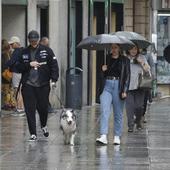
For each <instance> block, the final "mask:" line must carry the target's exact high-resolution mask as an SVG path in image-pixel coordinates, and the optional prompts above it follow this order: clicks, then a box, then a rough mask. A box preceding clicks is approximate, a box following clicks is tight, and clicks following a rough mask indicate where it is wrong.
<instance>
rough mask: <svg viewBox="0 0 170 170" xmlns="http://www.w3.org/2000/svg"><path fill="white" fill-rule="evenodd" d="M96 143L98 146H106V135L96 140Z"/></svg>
mask: <svg viewBox="0 0 170 170" xmlns="http://www.w3.org/2000/svg"><path fill="white" fill-rule="evenodd" d="M96 142H97V143H99V144H103V145H107V143H108V142H107V136H106V135H100V138H97V139H96Z"/></svg>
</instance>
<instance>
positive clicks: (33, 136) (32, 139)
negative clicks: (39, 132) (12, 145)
mask: <svg viewBox="0 0 170 170" xmlns="http://www.w3.org/2000/svg"><path fill="white" fill-rule="evenodd" d="M36 140H37V136H36V135H34V134H33V135H31V137H30V139H29V141H30V142H32V141H36Z"/></svg>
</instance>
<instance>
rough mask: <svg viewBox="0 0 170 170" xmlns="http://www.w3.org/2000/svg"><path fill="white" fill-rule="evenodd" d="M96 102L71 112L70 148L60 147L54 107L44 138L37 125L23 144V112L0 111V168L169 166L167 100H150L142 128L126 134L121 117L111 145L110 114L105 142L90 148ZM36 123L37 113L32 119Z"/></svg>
mask: <svg viewBox="0 0 170 170" xmlns="http://www.w3.org/2000/svg"><path fill="white" fill-rule="evenodd" d="M99 116H100V113H99V105H96V106H92V107H84V108H83V109H82V110H81V111H80V112H78V113H77V117H78V129H77V135H76V139H75V146H67V145H64V142H63V134H62V132H61V131H60V129H59V117H60V110H58V111H56V113H51V114H50V115H49V120H48V127H49V131H50V136H49V138H45V137H44V136H43V134H42V132H41V129H40V127H39V124H38V123H37V124H38V125H37V129H38V140H37V141H36V142H29V141H28V138H29V132H28V128H27V122H26V117H25V116H22V117H21V116H14V115H12V114H3V113H2V114H1V118H0V170H169V169H170V100H169V99H163V100H160V101H155V102H153V103H152V105H151V106H150V108H149V109H148V113H147V123H146V124H145V126H144V129H143V130H142V131H137V130H135V132H134V133H128V132H127V126H126V121H127V120H126V115H125V116H124V131H123V136H122V138H121V145H120V146H114V145H113V133H112V132H113V130H112V129H113V124H112V122H113V116H112V118H111V120H110V131H109V144H108V145H107V146H96V144H95V138H96V137H97V136H98V135H99ZM37 122H38V117H37Z"/></svg>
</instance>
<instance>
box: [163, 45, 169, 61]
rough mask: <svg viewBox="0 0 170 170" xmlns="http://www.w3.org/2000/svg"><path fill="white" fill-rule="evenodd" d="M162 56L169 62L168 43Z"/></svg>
mask: <svg viewBox="0 0 170 170" xmlns="http://www.w3.org/2000/svg"><path fill="white" fill-rule="evenodd" d="M164 57H165V60H166V61H167V62H168V63H170V45H168V46H167V47H166V48H165V49H164Z"/></svg>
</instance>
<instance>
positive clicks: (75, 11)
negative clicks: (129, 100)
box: [0, 0, 155, 107]
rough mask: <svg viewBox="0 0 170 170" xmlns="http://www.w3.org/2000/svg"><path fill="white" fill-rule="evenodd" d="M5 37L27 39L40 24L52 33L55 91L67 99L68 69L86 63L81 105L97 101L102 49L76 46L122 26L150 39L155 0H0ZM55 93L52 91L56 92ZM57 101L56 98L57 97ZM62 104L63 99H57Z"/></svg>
mask: <svg viewBox="0 0 170 170" xmlns="http://www.w3.org/2000/svg"><path fill="white" fill-rule="evenodd" d="M0 2H1V3H0V4H1V7H0V15H1V18H2V20H1V22H0V24H1V25H0V29H1V30H2V34H1V39H2V38H6V39H8V40H9V39H10V37H11V36H13V35H16V36H18V37H20V39H21V42H22V45H23V46H26V45H27V33H28V32H29V31H30V30H32V29H36V30H38V31H39V32H40V35H41V36H48V37H49V39H50V47H51V48H52V49H53V50H54V52H55V55H56V56H57V59H58V62H59V68H60V78H59V81H58V85H57V89H56V91H55V93H56V94H57V95H58V96H59V97H60V99H61V101H63V104H65V98H66V90H67V89H66V70H67V69H68V68H70V67H79V68H82V69H83V74H82V79H83V83H82V84H83V94H82V98H83V105H93V104H95V103H98V102H99V96H100V93H101V87H102V82H101V66H102V64H103V62H104V56H105V53H104V52H98V51H97V52H94V51H93V52H92V51H87V50H81V49H78V48H76V46H77V44H78V43H79V42H80V41H81V40H82V39H83V38H85V37H87V36H88V35H96V34H101V33H111V32H115V31H120V30H128V31H136V32H138V33H141V34H142V35H144V36H145V37H147V38H148V39H149V40H152V32H153V27H152V24H155V23H154V22H153V21H152V19H153V15H154V14H155V13H154V12H155V11H154V10H153V3H152V1H151V0H0ZM53 93H54V92H53ZM53 102H54V101H53ZM53 105H55V106H56V107H60V104H59V102H58V101H57V98H56V101H55V102H54V104H53Z"/></svg>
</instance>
